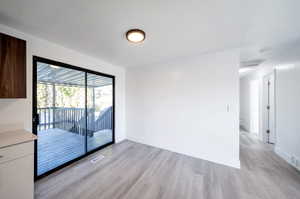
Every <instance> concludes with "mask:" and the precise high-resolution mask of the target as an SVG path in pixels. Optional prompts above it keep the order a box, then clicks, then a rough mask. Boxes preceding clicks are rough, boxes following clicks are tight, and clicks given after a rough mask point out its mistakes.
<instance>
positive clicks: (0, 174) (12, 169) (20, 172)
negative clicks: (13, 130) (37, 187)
mask: <svg viewBox="0 0 300 199" xmlns="http://www.w3.org/2000/svg"><path fill="white" fill-rule="evenodd" d="M33 186H34V185H33V155H29V156H25V157H23V158H18V159H15V160H12V161H8V162H4V163H1V164H0V198H1V199H20V198H22V199H33V192H34V187H33Z"/></svg>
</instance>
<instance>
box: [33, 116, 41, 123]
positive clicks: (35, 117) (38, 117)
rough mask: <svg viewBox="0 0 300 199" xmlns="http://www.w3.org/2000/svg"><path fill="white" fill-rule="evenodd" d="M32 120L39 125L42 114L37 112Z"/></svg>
mask: <svg viewBox="0 0 300 199" xmlns="http://www.w3.org/2000/svg"><path fill="white" fill-rule="evenodd" d="M32 120H33V122H34V123H35V124H36V125H39V124H40V114H36V115H35V116H34V117H33V119H32Z"/></svg>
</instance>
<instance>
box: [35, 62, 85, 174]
mask: <svg viewBox="0 0 300 199" xmlns="http://www.w3.org/2000/svg"><path fill="white" fill-rule="evenodd" d="M36 66H37V69H36V72H37V85H36V88H37V89H36V103H37V104H36V108H37V114H38V115H37V119H38V120H39V121H38V123H37V127H36V129H37V135H38V140H37V175H38V176H40V175H42V174H44V173H46V172H48V171H51V170H53V169H55V168H57V167H59V166H61V165H63V164H65V163H67V162H69V161H71V160H73V159H75V158H77V157H80V156H82V155H83V154H85V152H86V146H85V143H86V140H85V139H86V136H85V135H86V109H85V108H86V107H85V92H86V90H85V72H82V71H78V70H73V69H69V68H65V67H62V66H55V65H50V64H47V63H43V62H37V65H36Z"/></svg>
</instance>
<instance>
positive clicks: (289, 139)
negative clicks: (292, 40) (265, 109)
mask: <svg viewBox="0 0 300 199" xmlns="http://www.w3.org/2000/svg"><path fill="white" fill-rule="evenodd" d="M277 68H278V69H277V70H276V134H277V143H276V152H277V153H278V154H279V155H280V156H282V157H283V158H284V159H286V160H287V161H289V162H291V157H292V156H294V157H295V158H297V159H298V165H294V166H298V168H299V169H300V133H299V132H300V63H295V64H292V65H289V66H287V67H286V66H278V67H277Z"/></svg>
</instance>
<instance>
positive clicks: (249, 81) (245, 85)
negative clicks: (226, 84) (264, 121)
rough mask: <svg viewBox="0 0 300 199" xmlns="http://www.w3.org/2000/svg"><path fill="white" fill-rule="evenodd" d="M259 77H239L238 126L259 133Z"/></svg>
mask: <svg viewBox="0 0 300 199" xmlns="http://www.w3.org/2000/svg"><path fill="white" fill-rule="evenodd" d="M260 92H261V88H260V79H259V78H258V77H256V76H246V77H243V78H241V79H240V126H241V127H242V128H243V129H244V130H246V131H248V132H250V133H254V134H259V108H260Z"/></svg>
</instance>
